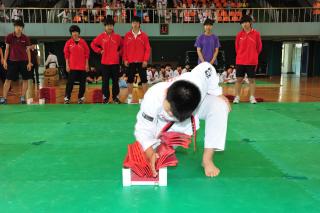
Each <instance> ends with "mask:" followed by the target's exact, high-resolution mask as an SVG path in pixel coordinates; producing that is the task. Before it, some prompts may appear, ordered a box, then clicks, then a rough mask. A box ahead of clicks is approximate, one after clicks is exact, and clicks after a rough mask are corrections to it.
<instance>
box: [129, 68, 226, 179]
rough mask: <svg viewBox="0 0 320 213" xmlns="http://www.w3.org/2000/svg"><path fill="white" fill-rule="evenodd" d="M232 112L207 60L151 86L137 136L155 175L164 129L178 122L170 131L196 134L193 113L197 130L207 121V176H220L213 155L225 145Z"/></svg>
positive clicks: (140, 117)
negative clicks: (192, 120)
mask: <svg viewBox="0 0 320 213" xmlns="http://www.w3.org/2000/svg"><path fill="white" fill-rule="evenodd" d="M229 111H230V104H229V101H228V100H227V98H225V97H224V96H223V95H222V89H221V87H220V86H219V77H218V75H217V73H216V70H215V68H214V67H213V66H212V65H211V64H209V63H207V62H203V63H201V64H199V65H198V66H196V67H195V68H194V69H193V70H192V71H191V72H189V73H185V74H182V75H181V76H179V77H178V78H173V79H171V80H170V81H169V82H161V83H158V84H155V85H154V86H153V87H151V88H150V89H149V90H148V91H147V93H146V94H145V96H144V99H143V101H142V103H141V106H140V111H139V112H138V115H137V122H136V125H135V131H134V135H135V137H136V140H137V141H138V142H139V143H140V144H141V146H142V147H143V150H144V151H145V154H146V157H147V159H148V160H149V162H150V164H151V168H152V170H153V175H154V176H157V172H156V170H155V162H156V159H157V157H158V155H157V153H156V152H155V148H156V147H157V146H158V145H159V144H160V140H159V139H158V136H159V134H160V131H161V130H162V128H163V127H164V126H165V125H166V124H167V123H168V122H171V121H174V122H175V123H174V124H173V125H172V127H171V128H170V129H169V131H173V132H181V133H185V134H188V135H192V134H193V129H192V123H191V116H192V115H195V121H196V128H197V129H198V128H199V118H200V119H202V120H205V138H204V153H203V157H202V166H203V167H204V172H205V175H206V176H208V177H215V176H217V175H218V174H219V173H220V170H219V168H218V167H216V165H215V164H214V161H213V156H214V152H215V151H223V150H224V148H225V141H226V132H227V120H228V113H229Z"/></svg>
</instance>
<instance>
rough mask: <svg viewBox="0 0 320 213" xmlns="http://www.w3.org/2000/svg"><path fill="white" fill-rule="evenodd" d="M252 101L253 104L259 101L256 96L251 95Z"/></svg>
mask: <svg viewBox="0 0 320 213" xmlns="http://www.w3.org/2000/svg"><path fill="white" fill-rule="evenodd" d="M250 103H252V104H256V103H257V100H256V98H255V97H254V96H251V97H250Z"/></svg>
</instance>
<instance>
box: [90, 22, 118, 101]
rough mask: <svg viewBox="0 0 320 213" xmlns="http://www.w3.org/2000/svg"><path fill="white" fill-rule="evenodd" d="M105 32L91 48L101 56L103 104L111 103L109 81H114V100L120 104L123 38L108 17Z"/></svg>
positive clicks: (92, 43)
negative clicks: (115, 31) (115, 30)
mask: <svg viewBox="0 0 320 213" xmlns="http://www.w3.org/2000/svg"><path fill="white" fill-rule="evenodd" d="M104 26H105V32H103V33H101V34H100V35H98V36H97V37H96V38H95V39H94V40H93V41H92V42H91V48H92V49H93V51H94V52H96V53H98V54H101V73H102V92H103V103H105V104H107V103H109V96H110V92H109V79H110V78H111V79H112V100H113V103H116V104H119V103H120V100H119V98H118V95H119V75H120V65H119V64H120V63H119V62H120V53H121V51H122V50H121V49H122V38H121V36H120V35H119V34H116V33H114V31H113V29H114V20H113V19H112V16H107V18H106V19H105V21H104Z"/></svg>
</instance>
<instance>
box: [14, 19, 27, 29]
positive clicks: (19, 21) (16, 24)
mask: <svg viewBox="0 0 320 213" xmlns="http://www.w3.org/2000/svg"><path fill="white" fill-rule="evenodd" d="M13 26H18V27H23V28H24V23H23V21H22V20H17V21H15V22H14V23H13Z"/></svg>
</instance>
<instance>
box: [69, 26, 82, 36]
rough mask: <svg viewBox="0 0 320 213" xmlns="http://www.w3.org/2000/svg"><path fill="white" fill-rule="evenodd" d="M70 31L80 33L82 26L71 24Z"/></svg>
mask: <svg viewBox="0 0 320 213" xmlns="http://www.w3.org/2000/svg"><path fill="white" fill-rule="evenodd" d="M69 32H70V34H72V33H73V32H78V33H79V34H80V32H81V31H80V27H78V26H77V25H71V26H70V28H69Z"/></svg>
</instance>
